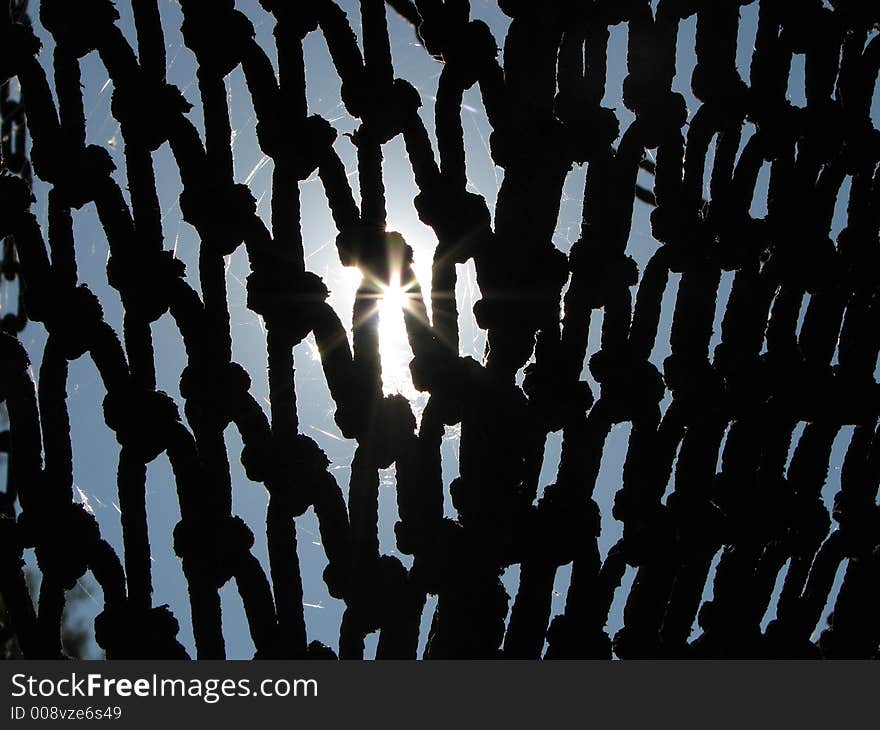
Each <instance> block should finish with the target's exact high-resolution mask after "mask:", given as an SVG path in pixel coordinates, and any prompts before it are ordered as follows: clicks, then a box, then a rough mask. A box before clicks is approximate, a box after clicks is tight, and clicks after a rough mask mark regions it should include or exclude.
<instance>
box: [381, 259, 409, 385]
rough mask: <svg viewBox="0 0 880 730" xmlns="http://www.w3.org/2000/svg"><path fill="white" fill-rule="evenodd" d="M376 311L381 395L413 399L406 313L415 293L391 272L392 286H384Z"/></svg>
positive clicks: (397, 274) (390, 283) (390, 284)
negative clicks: (405, 320)
mask: <svg viewBox="0 0 880 730" xmlns="http://www.w3.org/2000/svg"><path fill="white" fill-rule="evenodd" d="M377 308H378V313H379V357H380V359H381V363H382V392H383V393H384V394H385V395H393V394H395V393H400V394H401V395H403V396H404V397H406V398H407V399H412V398H413V397H415V396H416V395H417V392H416V390H415V388H414V387H413V384H412V377H411V375H410V372H409V363H410V360H411V359H412V349H411V348H410V345H409V339H408V338H407V335H406V325H405V322H404V311H405V310H409V311H411V310H412V293H411V292H410V291H408V289H407V287H405V286H403V285H402V283H401V277H400V272H394V273H392V275H391V279H390V281H389V283H388V284H387V285H383V286H382V287H381V294H380V295H379V299H378V302H377Z"/></svg>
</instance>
